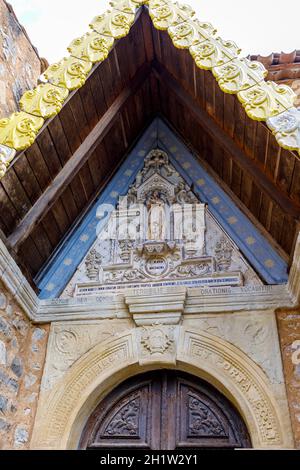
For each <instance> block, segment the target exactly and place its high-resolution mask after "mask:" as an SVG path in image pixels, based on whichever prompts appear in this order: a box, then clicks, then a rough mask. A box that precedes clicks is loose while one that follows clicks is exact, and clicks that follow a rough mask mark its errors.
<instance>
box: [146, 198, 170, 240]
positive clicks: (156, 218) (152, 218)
mask: <svg viewBox="0 0 300 470" xmlns="http://www.w3.org/2000/svg"><path fill="white" fill-rule="evenodd" d="M147 209H148V234H147V238H148V240H156V241H162V240H165V237H166V226H165V223H166V213H165V203H164V201H163V200H162V198H161V196H160V195H159V192H158V191H154V192H153V194H152V195H151V196H150V197H149V199H148V201H147Z"/></svg>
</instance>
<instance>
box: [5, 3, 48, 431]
mask: <svg viewBox="0 0 300 470" xmlns="http://www.w3.org/2000/svg"><path fill="white" fill-rule="evenodd" d="M42 67H43V60H41V59H40V57H39V55H38V52H37V50H36V49H35V47H34V46H33V45H32V43H31V41H30V39H29V37H28V36H27V33H26V31H25V29H24V28H23V27H22V26H21V25H20V23H19V21H18V19H17V17H16V15H15V13H14V11H13V9H12V7H11V5H9V4H8V3H7V2H6V1H5V0H0V118H3V117H6V116H8V115H9V114H10V113H11V112H13V111H16V110H17V109H18V103H19V100H20V98H21V96H22V95H23V93H24V92H25V91H26V90H28V89H30V88H33V87H34V86H35V85H36V83H37V79H38V77H39V76H40V74H41V72H42V71H43V68H42ZM0 428H1V424H0Z"/></svg>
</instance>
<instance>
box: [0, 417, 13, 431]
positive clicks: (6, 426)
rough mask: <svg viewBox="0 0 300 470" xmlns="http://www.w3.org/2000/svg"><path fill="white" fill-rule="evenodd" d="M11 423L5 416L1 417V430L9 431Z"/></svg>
mask: <svg viewBox="0 0 300 470" xmlns="http://www.w3.org/2000/svg"><path fill="white" fill-rule="evenodd" d="M10 426H11V425H10V424H9V423H8V422H7V421H6V420H5V419H3V418H0V431H8V430H9V429H10Z"/></svg>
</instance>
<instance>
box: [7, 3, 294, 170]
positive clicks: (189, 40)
mask: <svg viewBox="0 0 300 470" xmlns="http://www.w3.org/2000/svg"><path fill="white" fill-rule="evenodd" d="M142 5H147V6H148V8H149V14H150V17H151V19H152V22H153V25H154V27H155V28H157V29H159V30H166V31H168V33H169V35H170V37H171V39H172V41H173V44H174V46H175V47H176V48H179V49H189V51H190V53H191V55H192V57H193V59H194V60H195V63H196V65H197V67H199V68H200V69H205V70H211V71H212V73H213V74H214V76H215V78H216V80H217V82H218V84H219V86H220V88H221V90H222V91H223V92H224V93H232V94H238V98H239V100H240V101H241V103H242V105H243V107H244V108H245V111H246V113H247V115H248V116H249V117H250V118H251V119H253V120H258V121H267V124H268V126H269V127H270V129H271V130H272V131H273V133H274V135H275V137H276V139H277V141H278V143H279V145H280V146H282V147H283V148H287V149H289V150H296V151H298V152H299V154H300V143H299V139H300V137H299V133H300V131H299V125H298V127H297V129H296V130H294V129H292V130H289V129H288V130H284V131H283V132H282V120H281V119H279V120H276V119H273V118H274V117H276V116H279V115H281V114H286V113H287V112H288V113H289V117H288V119H289V120H291V119H292V117H295V116H296V115H297V113H299V112H298V111H297V109H296V108H295V107H294V106H293V104H294V101H295V98H296V95H295V93H294V92H293V91H292V89H291V88H289V87H287V86H285V85H280V86H278V85H276V84H275V83H274V82H265V77H266V74H267V71H266V70H265V68H264V66H263V65H262V64H261V63H259V62H250V61H248V60H247V59H245V58H239V54H240V49H239V48H238V46H237V45H236V44H235V43H234V42H232V41H224V40H223V39H221V38H219V37H216V30H215V29H214V27H213V26H212V25H211V24H210V23H203V22H201V21H199V20H198V19H197V18H196V15H195V12H194V11H193V9H192V8H191V7H189V6H187V5H182V4H180V3H178V2H174V1H173V0H114V1H112V2H111V3H110V9H109V10H108V11H106V12H105V13H104V14H102V15H99V16H97V17H95V18H94V19H93V20H92V21H91V23H90V28H91V29H92V32H91V33H86V34H85V35H84V36H82V37H81V38H78V39H75V40H74V41H72V43H71V44H70V45H69V47H68V52H69V53H70V56H69V57H65V58H63V59H62V60H61V61H60V62H58V63H56V64H53V65H51V66H50V67H49V68H48V69H47V70H46V72H45V73H44V74H43V76H42V77H41V82H43V83H45V84H47V86H41V85H39V86H37V87H36V88H35V89H33V90H31V91H28V92H26V93H25V94H24V95H23V97H22V98H21V100H20V108H21V109H22V112H21V113H13V114H12V115H11V116H10V117H9V118H6V119H2V120H0V145H1V146H2V145H4V146H7V147H9V148H11V149H14V150H17V151H20V150H24V149H26V148H28V147H30V146H31V145H32V144H33V142H34V140H35V138H36V136H37V133H38V131H39V130H40V128H41V127H42V125H43V124H44V119H48V118H50V117H51V116H54V115H55V114H57V113H59V112H60V110H61V108H62V106H63V103H64V101H65V100H66V99H67V96H68V92H69V91H70V90H75V89H78V88H80V87H82V86H83V85H84V84H85V82H86V79H87V77H88V75H89V73H90V71H91V69H92V66H93V64H94V63H96V62H98V63H99V62H102V61H103V60H105V59H106V58H107V56H108V54H109V52H110V50H111V49H112V47H113V45H114V42H115V40H117V39H120V38H122V37H125V36H126V35H127V34H128V33H129V31H130V28H131V26H132V25H133V23H134V21H135V15H136V12H137V9H138V8H139V7H140V6H142ZM55 87H57V88H58V90H55ZM37 118H38V119H39V121H36V119H37ZM284 119H285V118H283V120H284ZM297 119H298V122H299V117H297ZM24 129H26V132H24ZM29 129H30V131H29ZM2 153H3V152H2ZM6 168H7V161H6V163H5V164H4V162H3V159H2V160H0V178H1V177H3V176H4V174H5V172H6Z"/></svg>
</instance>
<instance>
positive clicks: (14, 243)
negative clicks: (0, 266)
mask: <svg viewBox="0 0 300 470" xmlns="http://www.w3.org/2000/svg"><path fill="white" fill-rule="evenodd" d="M150 73H151V66H150V64H148V63H145V64H144V65H143V66H142V67H141V68H140V69H139V70H138V72H137V74H136V75H135V77H134V78H133V79H132V81H131V82H130V85H128V86H127V87H126V88H124V89H123V90H122V92H121V93H120V95H119V96H118V97H117V98H116V99H115V101H114V102H113V103H112V105H111V106H110V108H109V109H108V110H107V111H106V113H105V114H104V115H103V117H102V118H101V119H100V120H99V122H98V123H97V124H96V126H95V127H94V129H93V130H92V131H91V132H90V134H89V135H88V136H87V137H86V139H85V140H84V142H82V144H81V145H80V147H79V148H78V149H77V150H76V152H75V153H74V154H73V155H72V157H71V158H70V160H68V161H67V163H66V164H65V166H64V167H63V168H62V170H61V171H60V172H59V174H58V175H57V176H56V177H55V178H54V180H53V181H52V183H51V184H50V186H49V187H48V188H47V189H46V191H45V192H44V193H43V194H42V195H41V197H40V198H39V199H38V200H37V202H36V203H35V204H34V205H33V207H32V208H31V209H30V210H29V211H28V213H27V214H26V216H25V217H24V218H23V220H22V221H21V222H20V224H19V225H18V226H17V228H16V229H15V230H14V232H13V233H12V234H11V235H10V236H9V237H8V239H7V242H8V245H9V246H10V247H11V248H13V249H14V250H17V249H18V247H19V246H20V245H21V243H22V242H23V241H24V240H26V238H28V236H29V235H30V233H31V231H32V230H33V229H34V227H35V226H36V225H37V224H38V223H39V222H40V221H41V220H42V218H43V217H44V216H45V215H46V214H47V212H48V211H49V210H50V209H51V207H52V206H53V205H54V203H55V201H57V199H58V198H59V197H60V196H61V194H62V193H63V192H64V190H65V188H66V187H67V186H68V184H69V183H70V182H71V181H72V179H73V178H74V177H75V176H76V174H77V173H78V171H79V170H80V169H81V168H82V167H83V165H84V164H85V163H86V162H87V160H88V159H89V157H90V156H91V155H92V153H93V152H94V151H95V150H96V148H97V146H98V145H99V143H100V142H101V141H102V140H103V138H104V137H105V135H106V134H107V133H108V131H109V130H110V129H111V127H112V126H113V124H114V122H115V121H116V119H117V117H118V115H119V113H120V111H121V109H122V108H123V106H124V105H125V103H126V102H127V100H128V99H129V98H130V97H131V96H132V95H134V94H135V93H136V92H137V91H138V90H139V89H140V87H141V86H142V85H143V83H144V82H145V80H146V79H147V78H148V77H149V76H150ZM111 78H112V79H113V77H111Z"/></svg>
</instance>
